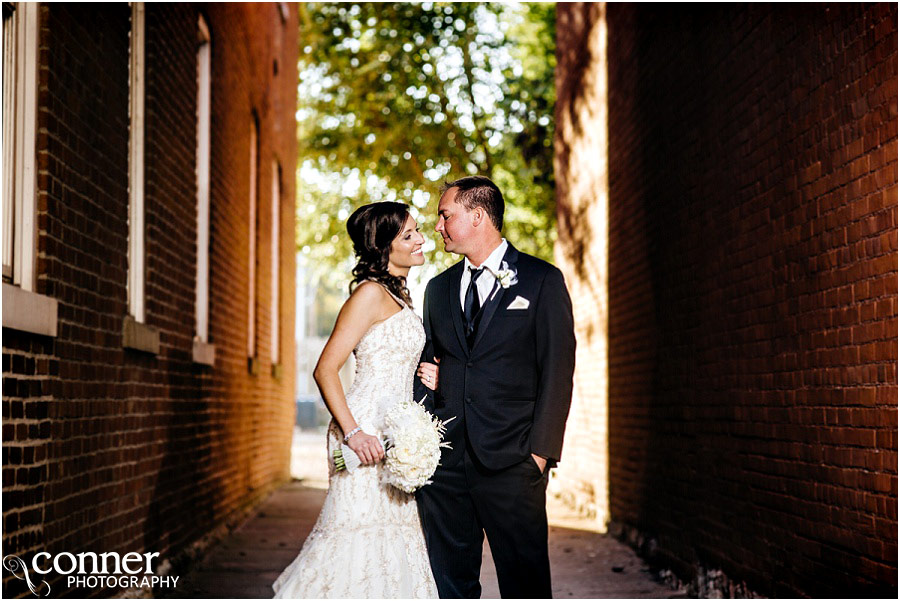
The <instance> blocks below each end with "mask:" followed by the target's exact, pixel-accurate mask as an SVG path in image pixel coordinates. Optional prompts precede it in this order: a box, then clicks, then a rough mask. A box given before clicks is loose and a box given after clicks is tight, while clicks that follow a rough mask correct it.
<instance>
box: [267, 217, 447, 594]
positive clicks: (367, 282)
mask: <svg viewBox="0 0 900 601" xmlns="http://www.w3.org/2000/svg"><path fill="white" fill-rule="evenodd" d="M347 231H348V232H349V233H350V238H351V239H352V240H353V247H354V250H355V252H356V255H357V257H358V259H359V262H358V263H357V265H356V267H355V268H354V269H353V281H352V283H351V291H352V292H351V294H350V298H349V299H348V300H347V302H346V303H345V304H344V306H343V307H342V308H341V311H340V313H339V314H338V318H337V322H336V323H335V326H334V331H333V332H332V333H331V337H330V338H329V339H328V342H327V343H326V345H325V348H324V350H323V351H322V355H321V357H319V363H318V365H317V366H316V369H315V372H314V377H315V380H316V383H317V384H318V385H319V390H320V391H321V393H322V397H323V398H324V399H325V404H326V405H327V406H328V410H329V411H330V412H331V415H332V416H333V419H332V420H331V423H330V424H329V427H328V457H329V461H330V459H331V457H333V451H334V450H335V449H338V448H340V445H341V442H344V443H345V444H346V445H347V446H349V447H350V448H351V449H352V450H353V451H354V452H355V453H356V454H357V455H358V456H359V458H360V460H361V461H362V465H361V466H360V467H359V468H358V469H356V470H355V471H354V472H353V473H348V472H346V471H342V472H335V470H334V466H333V465H332V464H330V467H329V479H328V493H327V495H326V496H325V503H324V505H323V506H322V511H321V513H320V514H319V518H318V520H317V521H316V524H315V526H314V527H313V529H312V532H311V533H310V535H309V537H308V538H307V539H306V542H305V543H304V545H303V548H302V549H301V551H300V554H299V555H298V556H297V557H296V559H294V561H293V562H291V564H290V565H289V566H288V567H287V568H285V570H284V571H283V572H282V573H281V575H279V576H278V578H277V579H276V580H275V582H274V584H273V585H272V588H273V589H274V591H275V598H276V599H282V598H287V599H289V598H313V597H315V598H384V597H394V598H436V597H437V596H438V592H437V588H436V586H435V583H434V578H433V576H432V574H431V566H430V565H429V561H428V553H427V551H426V549H425V538H424V536H423V534H422V529H421V523H420V521H419V513H418V509H417V507H416V501H415V497H414V496H413V495H412V494H408V493H405V492H403V491H401V490H399V489H397V488H394V487H392V486H389V485H387V484H382V483H381V482H380V472H381V470H382V464H381V463H380V461H381V459H383V458H384V449H383V448H382V445H381V442H380V438H379V435H380V433H381V431H380V429H381V428H382V426H383V419H384V414H385V413H386V411H387V410H388V409H389V408H390V406H391V403H396V402H398V401H400V400H401V399H404V398H412V394H413V390H412V387H413V378H414V375H415V372H416V367H417V365H418V361H419V355H420V353H421V352H422V348H423V347H424V345H425V331H424V329H423V327H422V322H421V320H420V319H419V317H418V316H417V315H416V314H415V313H414V312H413V310H412V308H411V305H412V301H411V300H410V297H409V291H408V290H407V289H406V276H407V274H408V273H409V269H410V267H412V266H414V265H422V264H423V263H424V262H425V258H424V256H423V254H422V244H423V242H424V238H423V237H422V235H421V234H420V233H419V230H418V228H417V227H416V222H415V220H414V219H413V218H412V217H411V216H410V215H409V214H408V212H407V207H406V205H404V204H401V203H396V202H379V203H374V204H369V205H366V206H363V207H361V208H359V209H357V210H356V211H355V212H354V213H353V215H351V216H350V219H349V220H348V221H347ZM351 351H352V352H353V353H354V354H355V356H356V376H355V378H354V381H353V385H352V386H351V387H350V390H349V391H348V392H347V394H346V396H345V395H344V390H343V388H342V387H341V383H340V380H339V379H338V370H339V369H340V367H341V366H342V365H343V364H344V362H345V361H346V360H347V357H348V356H349V355H350V352H351Z"/></svg>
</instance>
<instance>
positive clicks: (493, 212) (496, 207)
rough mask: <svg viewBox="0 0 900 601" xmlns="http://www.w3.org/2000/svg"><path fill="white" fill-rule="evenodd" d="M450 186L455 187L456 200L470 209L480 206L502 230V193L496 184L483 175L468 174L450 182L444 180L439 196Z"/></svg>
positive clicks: (498, 229) (495, 225)
mask: <svg viewBox="0 0 900 601" xmlns="http://www.w3.org/2000/svg"><path fill="white" fill-rule="evenodd" d="M450 188H457V190H458V191H457V192H456V198H455V200H456V202H458V203H459V204H461V205H462V206H464V207H466V209H468V210H470V211H471V210H472V209H474V208H475V207H481V208H482V209H484V211H485V212H486V213H487V214H488V217H490V218H491V223H493V224H494V227H496V228H497V231H498V232H499V231H502V230H503V194H502V193H501V192H500V188H498V187H497V184H495V183H494V182H492V181H491V180H490V179H488V178H486V177H484V176H483V175H469V176H466V177H461V178H459V179H458V180H454V181H452V182H444V184H443V185H442V186H441V196H443V195H444V192H446V191H447V190H449V189H450Z"/></svg>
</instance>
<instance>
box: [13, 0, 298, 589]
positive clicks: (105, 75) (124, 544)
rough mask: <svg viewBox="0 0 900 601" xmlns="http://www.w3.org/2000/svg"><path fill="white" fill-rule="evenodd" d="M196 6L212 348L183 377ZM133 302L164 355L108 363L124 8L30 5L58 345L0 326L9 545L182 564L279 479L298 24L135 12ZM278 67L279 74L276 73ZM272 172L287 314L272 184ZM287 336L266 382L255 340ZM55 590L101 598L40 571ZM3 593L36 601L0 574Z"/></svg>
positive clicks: (123, 150)
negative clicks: (141, 133)
mask: <svg viewBox="0 0 900 601" xmlns="http://www.w3.org/2000/svg"><path fill="white" fill-rule="evenodd" d="M198 10H202V11H203V12H204V14H205V17H206V21H207V23H208V25H209V30H210V36H211V40H212V44H213V52H212V57H213V59H212V60H213V62H212V71H213V75H212V81H213V90H212V114H213V117H212V141H211V142H212V158H211V168H212V192H211V217H210V221H211V227H210V230H211V231H210V257H211V258H210V303H209V307H210V308H209V315H210V334H209V340H210V342H211V343H212V344H214V345H215V347H216V359H215V365H214V366H207V365H202V364H199V363H194V362H193V359H192V345H193V336H194V329H195V325H194V286H195V269H196V268H195V260H196V249H195V245H196V232H197V229H196V226H197V215H196V184H195V147H196V140H197V138H196V135H197V133H196V110H197V106H196V105H197V100H196V99H197V83H196V82H197V55H196V52H197V45H198V26H197V21H198ZM146 11H147V12H146V15H147V16H146V37H147V45H146V53H147V68H146V81H147V84H146V87H147V94H146V124H145V137H146V142H145V156H146V163H145V165H146V188H145V204H146V209H145V211H146V212H145V215H146V302H147V319H146V321H147V324H148V325H149V326H151V327H153V328H157V329H158V331H159V336H160V350H159V353H158V354H151V353H144V352H140V351H135V350H131V349H125V348H123V345H122V343H123V319H124V317H125V315H126V314H127V311H128V308H127V301H126V299H127V296H126V274H127V269H128V259H127V244H128V130H129V116H128V94H129V91H128V72H129V71H128V69H129V67H128V61H129V28H130V8H129V6H128V4H125V3H123V4H105V5H92V6H89V7H86V8H85V7H84V5H78V4H66V3H61V4H48V5H44V6H42V7H41V12H40V24H41V28H40V32H41V33H40V49H41V50H40V57H39V68H40V76H39V81H40V91H39V97H38V108H39V115H38V127H39V135H38V139H37V152H38V169H39V174H38V229H39V231H38V251H39V261H38V265H37V269H36V274H37V285H36V292H39V293H41V294H44V295H47V296H50V297H53V298H55V299H57V300H58V303H59V313H58V324H59V330H58V336H57V337H55V338H49V337H44V336H39V335H35V334H28V333H25V332H20V331H16V330H12V329H8V328H4V330H3V512H4V513H3V520H4V524H3V525H4V528H3V552H4V555H9V554H15V555H19V556H20V557H23V558H24V559H26V560H27V561H30V559H31V556H32V555H33V554H34V553H36V552H39V551H47V552H49V553H61V552H69V553H78V552H82V551H94V552H98V553H99V552H108V551H118V552H119V553H122V554H124V553H126V552H158V553H160V563H162V562H163V561H167V560H177V559H178V558H180V557H184V554H185V552H188V551H189V549H190V548H191V546H192V545H193V544H194V543H196V542H198V541H201V540H202V539H203V537H204V536H206V535H207V534H208V533H210V532H211V531H213V530H214V529H215V528H217V527H219V526H221V525H222V524H224V523H227V522H229V521H230V520H233V519H235V518H236V517H239V516H240V515H241V512H242V511H243V510H245V508H246V507H248V506H249V505H250V504H252V503H254V502H256V501H258V500H259V499H260V498H261V497H262V495H264V494H265V493H267V492H268V491H270V490H271V489H272V487H273V486H275V485H277V484H279V483H281V482H283V481H285V480H286V479H288V478H289V477H290V475H289V459H290V438H291V433H292V426H293V417H294V404H293V389H294V376H293V369H292V366H293V363H294V344H293V329H294V316H293V309H294V272H295V270H294V250H293V239H292V238H293V231H294V225H293V224H294V221H293V219H294V217H293V214H294V211H293V206H294V202H293V198H294V177H293V171H294V166H295V163H296V135H295V127H294V110H295V104H296V103H295V98H296V82H297V71H296V55H297V44H298V40H297V36H298V23H297V14H296V9H295V7H293V6H292V5H287V4H285V5H283V7H279V5H278V4H274V3H266V4H227V5H214V4H210V5H206V6H203V5H194V4H151V3H148V4H147V5H146ZM276 65H277V66H276ZM253 110H255V111H256V113H257V115H258V117H259V123H260V135H259V140H260V151H259V183H258V187H259V207H258V213H259V221H258V225H257V239H258V242H257V262H258V265H257V268H256V273H257V320H256V329H257V340H258V341H257V373H256V374H255V375H254V374H251V373H249V370H248V361H247V302H248V293H247V288H248V286H247V277H248V276H247V274H248V267H249V266H248V256H249V253H248V237H249V233H248V221H247V220H248V198H249V162H250V159H249V157H250V154H249V146H248V145H249V127H250V122H251V121H250V120H251V115H252V111H253ZM275 159H277V160H278V161H279V162H280V163H281V166H282V171H283V176H282V180H281V182H282V192H281V201H280V202H281V204H280V209H281V212H280V229H281V232H282V235H281V240H280V246H279V248H278V249H277V252H279V253H280V257H281V260H280V263H281V270H280V274H278V277H280V282H281V285H280V296H281V302H280V314H279V315H277V316H273V315H272V314H271V311H270V306H271V303H270V290H271V285H270V282H271V279H270V278H271V277H272V273H271V269H270V265H271V260H270V258H271V252H272V244H271V235H270V230H271V214H272V211H271V208H272V207H271V204H270V203H271V202H272V200H271V198H272V195H271V181H272V165H273V160H275ZM273 319H278V320H279V322H280V329H281V345H280V355H281V359H280V364H281V371H280V373H277V372H278V370H277V369H276V370H273V369H272V361H271V353H270V350H269V347H270V343H269V340H270V339H269V336H270V332H271V323H272V321H273ZM44 578H45V579H46V580H47V581H48V583H49V584H50V585H51V590H52V591H53V595H54V596H56V595H60V596H82V595H84V596H93V597H107V596H110V595H112V594H115V593H116V591H114V590H111V589H87V590H77V589H74V588H71V587H68V586H67V584H66V582H65V579H64V578H59V577H56V576H55V575H54V574H52V573H51V574H49V575H47V576H45V577H44ZM3 587H4V596H8V597H11V596H31V593H30V592H29V591H28V589H27V587H26V586H25V584H24V582H22V581H20V580H17V579H16V578H14V577H13V575H12V574H11V573H10V572H8V571H6V570H5V571H4V576H3Z"/></svg>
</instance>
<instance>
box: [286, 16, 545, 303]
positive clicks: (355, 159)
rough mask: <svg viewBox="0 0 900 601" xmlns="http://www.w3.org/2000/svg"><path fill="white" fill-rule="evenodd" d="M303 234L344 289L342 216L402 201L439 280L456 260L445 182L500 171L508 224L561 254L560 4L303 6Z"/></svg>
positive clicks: (314, 256)
mask: <svg viewBox="0 0 900 601" xmlns="http://www.w3.org/2000/svg"><path fill="white" fill-rule="evenodd" d="M300 7H301V8H300V18H301V32H300V39H301V52H300V83H299V88H298V89H299V108H298V111H297V117H298V123H299V136H300V139H299V161H298V163H299V168H298V193H299V196H300V198H299V203H298V222H297V224H298V232H297V242H298V247H299V248H300V249H301V251H302V253H303V256H304V258H305V260H304V263H305V264H306V265H307V269H308V275H310V276H312V277H313V278H314V279H315V280H317V284H318V285H323V284H331V285H339V286H341V287H346V284H347V280H348V277H347V274H348V272H349V270H350V268H351V267H352V266H353V264H354V261H353V257H352V248H351V244H350V241H349V238H348V236H347V233H346V229H345V223H346V219H347V217H348V216H349V215H350V213H351V212H352V211H353V210H354V209H355V208H356V207H358V206H360V205H362V204H365V203H368V202H374V201H379V200H398V201H401V202H405V203H407V204H409V205H410V206H411V207H412V211H411V212H412V214H413V217H415V218H416V219H417V220H418V222H419V223H420V225H421V229H422V232H423V233H424V234H425V235H426V238H427V242H426V247H425V249H426V255H427V256H428V259H429V267H427V268H426V269H424V270H415V271H417V272H418V273H417V274H416V275H417V276H418V277H420V278H428V277H430V276H431V275H434V273H436V272H437V271H439V270H441V269H443V268H444V267H445V266H448V265H450V264H451V263H452V262H453V261H454V260H455V257H454V256H452V255H449V254H448V253H445V252H444V251H443V244H442V243H440V237H439V236H438V235H437V234H436V233H435V232H434V231H433V227H434V223H435V218H436V210H437V201H438V194H437V192H438V188H439V185H440V183H441V181H443V180H445V179H453V178H457V177H461V176H462V175H466V174H475V173H478V174H483V175H488V176H489V177H491V179H493V180H494V181H495V182H496V183H497V184H498V185H499V186H500V189H501V190H502V191H503V193H504V196H505V198H506V204H507V213H506V219H505V227H504V234H505V235H506V236H507V237H508V238H509V239H510V240H511V241H512V242H513V243H514V244H515V245H516V246H517V247H519V248H520V249H522V250H524V251H526V252H529V253H532V254H535V255H537V256H540V257H543V258H545V259H548V260H552V255H553V243H554V241H555V208H554V201H553V162H552V140H553V121H552V116H553V115H552V112H553V105H554V100H555V96H554V85H553V84H554V82H553V69H554V66H555V54H554V53H555V40H554V31H555V7H554V5H553V4H514V5H510V4H491V3H486V4H475V3H449V2H448V3H415V4H414V3H359V4H329V3H315V4H314V3H301V4H300Z"/></svg>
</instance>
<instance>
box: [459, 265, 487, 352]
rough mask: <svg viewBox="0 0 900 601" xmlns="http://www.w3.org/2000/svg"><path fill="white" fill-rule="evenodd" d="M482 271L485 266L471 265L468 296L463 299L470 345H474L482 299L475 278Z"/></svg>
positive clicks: (467, 289)
mask: <svg viewBox="0 0 900 601" xmlns="http://www.w3.org/2000/svg"><path fill="white" fill-rule="evenodd" d="M482 271H484V267H480V268H478V269H475V268H474V267H469V272H470V275H471V277H470V279H469V287H468V288H466V298H465V300H464V301H463V315H464V316H465V318H466V340H467V341H468V342H469V346H472V342H473V338H474V334H475V317H476V316H477V315H478V311H479V309H481V301H480V300H479V298H478V286H477V285H476V284H475V280H477V279H478V276H480V275H481V272H482Z"/></svg>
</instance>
